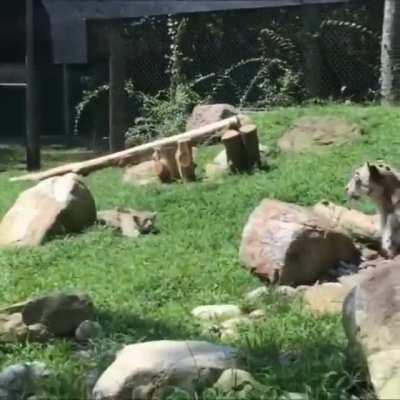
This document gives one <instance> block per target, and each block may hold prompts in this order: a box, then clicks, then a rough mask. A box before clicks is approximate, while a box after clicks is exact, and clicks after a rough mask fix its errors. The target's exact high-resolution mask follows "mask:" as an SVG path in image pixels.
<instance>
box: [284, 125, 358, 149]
mask: <svg viewBox="0 0 400 400" xmlns="http://www.w3.org/2000/svg"><path fill="white" fill-rule="evenodd" d="M361 134H362V133H361V129H360V127H358V126H357V125H356V124H354V123H351V122H349V121H346V120H345V119H343V118H336V117H303V118H299V119H298V120H297V121H296V122H295V123H294V125H293V126H292V127H291V128H290V129H289V130H288V131H287V132H286V133H285V134H284V135H283V136H282V138H281V139H280V140H279V141H278V146H279V148H280V149H281V150H282V151H283V152H285V153H309V152H316V151H320V150H321V149H325V148H330V147H332V146H337V145H343V144H346V143H353V142H354V141H356V140H357V139H359V138H360V137H361Z"/></svg>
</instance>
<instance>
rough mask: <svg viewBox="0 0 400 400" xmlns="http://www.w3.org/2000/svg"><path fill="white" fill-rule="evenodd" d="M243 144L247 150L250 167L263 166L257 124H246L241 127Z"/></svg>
mask: <svg viewBox="0 0 400 400" xmlns="http://www.w3.org/2000/svg"><path fill="white" fill-rule="evenodd" d="M239 132H240V135H241V137H242V141H243V145H244V148H245V151H246V157H247V163H248V167H249V168H254V166H256V167H258V168H260V167H261V156H260V143H259V141H258V133H257V127H256V126H255V125H244V126H241V127H240V128H239Z"/></svg>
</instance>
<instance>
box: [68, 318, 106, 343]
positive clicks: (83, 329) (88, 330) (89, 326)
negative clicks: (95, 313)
mask: <svg viewBox="0 0 400 400" xmlns="http://www.w3.org/2000/svg"><path fill="white" fill-rule="evenodd" d="M102 333H103V329H102V327H101V325H100V324H99V323H98V322H96V321H91V320H86V321H83V322H81V324H80V325H79V326H78V328H76V331H75V339H76V340H77V341H78V342H88V341H89V340H91V339H94V338H97V337H99V336H101V334H102Z"/></svg>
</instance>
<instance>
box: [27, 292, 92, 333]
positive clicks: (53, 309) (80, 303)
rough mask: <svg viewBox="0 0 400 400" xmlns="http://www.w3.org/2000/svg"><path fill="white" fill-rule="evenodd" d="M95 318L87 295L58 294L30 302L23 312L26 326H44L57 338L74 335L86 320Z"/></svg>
mask: <svg viewBox="0 0 400 400" xmlns="http://www.w3.org/2000/svg"><path fill="white" fill-rule="evenodd" d="M93 318H94V306H93V303H92V301H91V300H90V298H89V297H88V296H87V295H85V294H58V295H54V296H45V297H40V298H38V299H34V300H31V301H29V303H28V304H27V305H26V306H25V307H24V309H23V310H22V319H23V322H24V323H25V324H26V325H33V324H42V325H44V326H45V327H46V328H47V329H48V331H49V332H50V333H51V334H53V335H55V336H68V335H73V334H74V333H75V330H76V329H77V327H78V326H79V325H80V324H81V323H82V322H83V321H85V320H91V319H93Z"/></svg>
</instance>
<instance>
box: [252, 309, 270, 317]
mask: <svg viewBox="0 0 400 400" xmlns="http://www.w3.org/2000/svg"><path fill="white" fill-rule="evenodd" d="M266 316H267V313H266V312H265V310H262V309H258V310H254V311H252V312H251V313H250V314H249V318H250V319H263V318H265V317H266Z"/></svg>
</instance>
